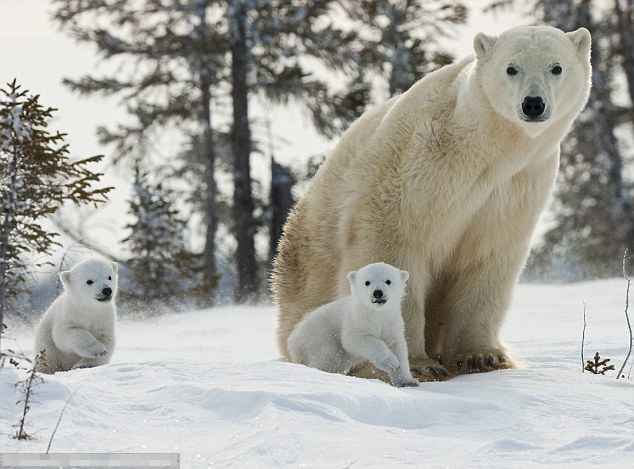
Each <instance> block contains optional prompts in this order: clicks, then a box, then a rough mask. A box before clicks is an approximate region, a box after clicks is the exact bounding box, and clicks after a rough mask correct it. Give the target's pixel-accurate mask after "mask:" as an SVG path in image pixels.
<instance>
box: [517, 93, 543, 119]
mask: <svg viewBox="0 0 634 469" xmlns="http://www.w3.org/2000/svg"><path fill="white" fill-rule="evenodd" d="M545 110H546V105H545V104H544V100H543V99H542V98H541V96H526V97H525V98H524V102H523V103H522V112H523V113H524V115H526V116H528V117H539V116H541V115H542V114H543V113H544V111H545Z"/></svg>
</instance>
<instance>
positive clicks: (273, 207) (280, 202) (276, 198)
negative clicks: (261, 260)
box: [269, 157, 294, 268]
mask: <svg viewBox="0 0 634 469" xmlns="http://www.w3.org/2000/svg"><path fill="white" fill-rule="evenodd" d="M293 182H294V181H293V175H292V173H291V171H290V170H289V169H288V168H287V167H286V166H282V165H281V164H279V163H276V162H275V160H274V159H273V157H271V198H270V208H269V210H270V213H271V216H270V221H269V223H270V229H269V231H270V238H269V242H270V244H269V268H270V267H271V266H272V265H273V259H274V258H275V254H276V253H277V243H278V242H279V240H280V238H281V237H282V228H283V227H284V223H286V218H287V217H288V212H289V211H290V210H291V207H292V206H293V203H294V202H293V196H292V194H291V190H292V188H293Z"/></svg>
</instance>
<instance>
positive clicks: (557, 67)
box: [551, 65, 564, 75]
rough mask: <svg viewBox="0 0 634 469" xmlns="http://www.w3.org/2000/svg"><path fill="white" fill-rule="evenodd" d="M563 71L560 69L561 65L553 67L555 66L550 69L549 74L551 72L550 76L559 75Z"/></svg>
mask: <svg viewBox="0 0 634 469" xmlns="http://www.w3.org/2000/svg"><path fill="white" fill-rule="evenodd" d="M563 71H564V69H563V68H561V65H555V66H554V67H553V68H552V70H551V72H552V74H553V75H561V72H563Z"/></svg>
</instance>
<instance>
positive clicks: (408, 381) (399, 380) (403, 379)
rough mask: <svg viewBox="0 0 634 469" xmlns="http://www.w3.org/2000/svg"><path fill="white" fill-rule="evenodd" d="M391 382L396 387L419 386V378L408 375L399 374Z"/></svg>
mask: <svg viewBox="0 0 634 469" xmlns="http://www.w3.org/2000/svg"><path fill="white" fill-rule="evenodd" d="M390 382H391V383H392V386H394V387H395V388H408V387H412V388H413V387H416V386H418V380H416V379H414V378H412V377H408V376H399V377H396V378H394V379H391V380H390Z"/></svg>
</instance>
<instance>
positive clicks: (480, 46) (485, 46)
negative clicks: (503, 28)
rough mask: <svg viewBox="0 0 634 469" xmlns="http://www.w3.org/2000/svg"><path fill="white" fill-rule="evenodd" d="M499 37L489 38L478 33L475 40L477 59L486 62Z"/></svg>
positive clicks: (474, 48) (474, 47)
mask: <svg viewBox="0 0 634 469" xmlns="http://www.w3.org/2000/svg"><path fill="white" fill-rule="evenodd" d="M497 40H498V38H497V36H488V35H486V34H484V33H478V34H476V36H475V37H474V38H473V50H474V51H475V55H476V59H478V60H485V59H486V58H487V57H488V56H489V54H490V53H491V49H493V46H495V43H496V42H497Z"/></svg>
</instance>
